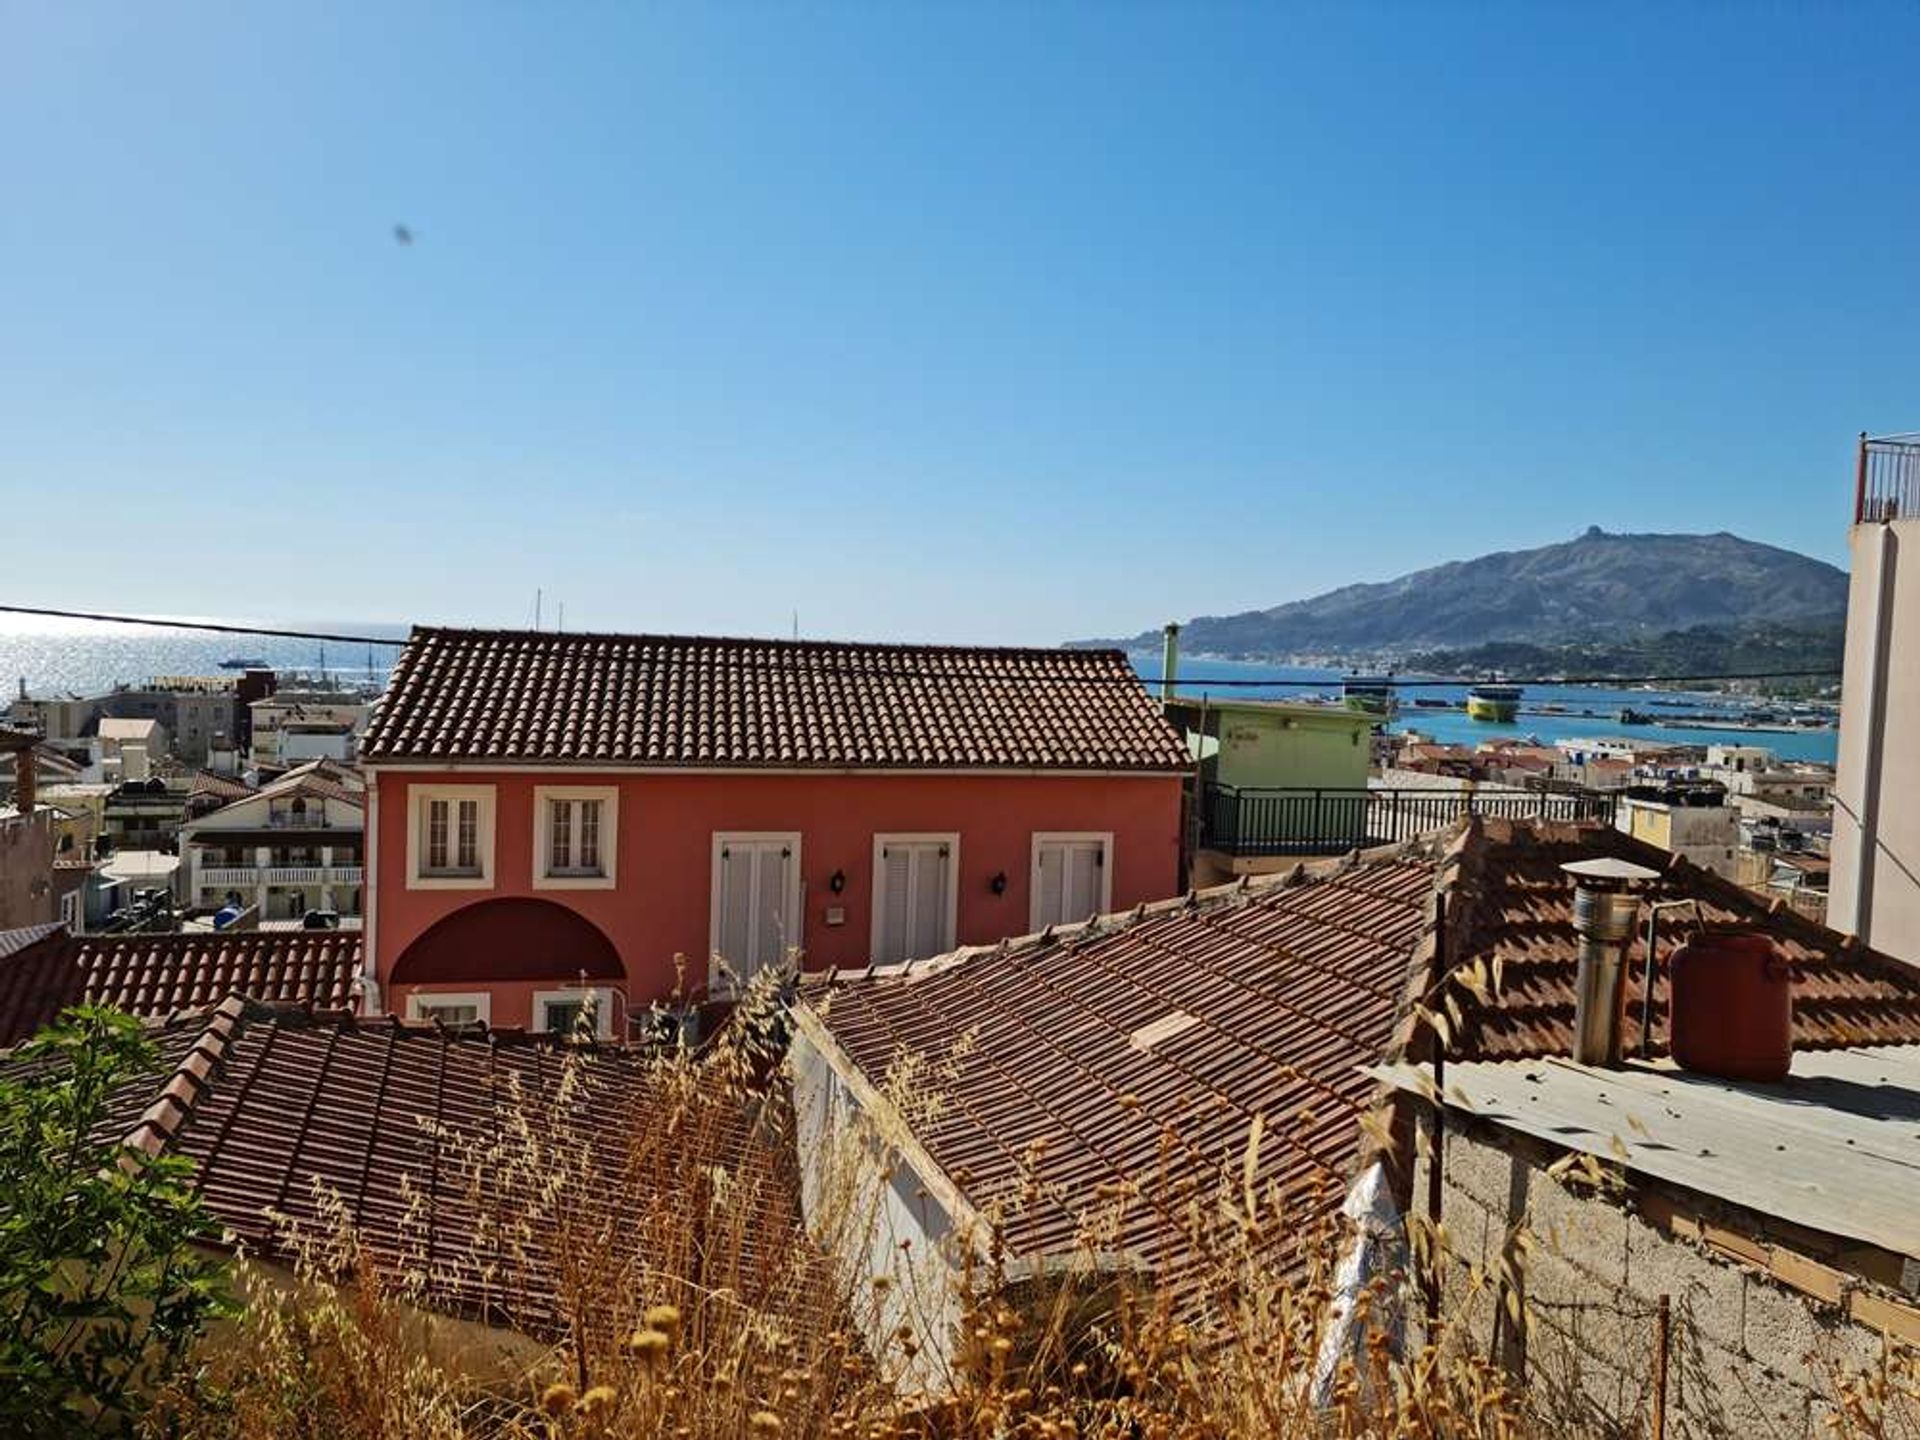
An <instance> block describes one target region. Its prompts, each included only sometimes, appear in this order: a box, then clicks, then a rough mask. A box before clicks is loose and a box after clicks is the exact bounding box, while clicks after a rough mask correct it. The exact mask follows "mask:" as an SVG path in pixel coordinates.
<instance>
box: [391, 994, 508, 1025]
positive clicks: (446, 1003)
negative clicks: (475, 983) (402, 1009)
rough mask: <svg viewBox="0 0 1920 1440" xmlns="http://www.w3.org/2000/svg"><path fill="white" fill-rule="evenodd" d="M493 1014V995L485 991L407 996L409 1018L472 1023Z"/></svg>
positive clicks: (460, 1023) (459, 1023) (455, 1023)
mask: <svg viewBox="0 0 1920 1440" xmlns="http://www.w3.org/2000/svg"><path fill="white" fill-rule="evenodd" d="M492 1016H493V997H492V996H491V995H488V994H486V993H484V992H475V993H472V994H460V995H422V994H420V993H418V992H415V993H414V994H412V995H409V996H408V997H407V1018H408V1019H409V1020H438V1021H439V1022H440V1023H441V1024H443V1025H471V1024H473V1023H474V1022H475V1021H482V1022H484V1021H487V1020H490V1019H491V1018H492Z"/></svg>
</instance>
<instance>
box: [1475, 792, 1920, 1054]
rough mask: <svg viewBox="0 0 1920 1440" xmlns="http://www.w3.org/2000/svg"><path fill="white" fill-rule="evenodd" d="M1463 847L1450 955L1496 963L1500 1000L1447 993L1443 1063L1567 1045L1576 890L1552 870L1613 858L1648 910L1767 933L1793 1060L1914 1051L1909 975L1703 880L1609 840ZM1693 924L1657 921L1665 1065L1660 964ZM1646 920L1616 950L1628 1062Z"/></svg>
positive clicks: (1707, 874) (1913, 981)
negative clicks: (1873, 1049) (1861, 1049)
mask: <svg viewBox="0 0 1920 1440" xmlns="http://www.w3.org/2000/svg"><path fill="white" fill-rule="evenodd" d="M1482 826H1483V828H1482V830H1481V832H1480V834H1479V835H1478V837H1477V838H1476V840H1475V843H1473V844H1471V845H1469V846H1468V847H1466V849H1465V851H1464V852H1463V855H1462V863H1461V865H1460V870H1459V874H1458V877H1457V879H1456V881H1455V884H1454V896H1453V900H1452V902H1451V904H1450V909H1449V915H1450V920H1449V925H1448V931H1449V937H1448V953H1449V954H1450V955H1452V956H1454V957H1456V958H1457V959H1458V960H1459V961H1460V962H1466V961H1470V960H1472V959H1473V958H1475V957H1481V958H1484V959H1486V960H1487V961H1488V962H1489V963H1491V961H1492V960H1493V958H1494V957H1496V956H1497V957H1498V958H1499V959H1500V962H1501V968H1502V971H1503V986H1502V990H1501V993H1500V994H1499V995H1498V996H1497V997H1495V998H1494V999H1493V1002H1492V1003H1490V1004H1488V1003H1482V1002H1480V1001H1477V1000H1475V999H1474V998H1473V997H1472V996H1471V995H1469V994H1467V993H1465V992H1464V991H1461V990H1460V989H1459V988H1458V987H1455V998H1456V1000H1457V1002H1458V1003H1459V1005H1460V1007H1461V1009H1462V1012H1463V1020H1464V1023H1463V1024H1462V1026H1461V1027H1460V1029H1459V1032H1458V1033H1457V1034H1456V1035H1455V1036H1454V1039H1453V1044H1452V1046H1451V1047H1450V1048H1449V1050H1448V1052H1447V1053H1448V1055H1449V1057H1453V1058H1460V1059H1482V1060H1517V1059H1527V1058H1532V1057H1537V1056H1542V1055H1558V1054H1561V1053H1564V1052H1565V1051H1567V1050H1568V1049H1569V1048H1570V1047H1571V1046H1572V1043H1573V983H1574V972H1575V969H1576V967H1577V965H1578V954H1577V951H1576V949H1575V942H1574V937H1573V926H1572V917H1573V890H1572V887H1571V885H1570V883H1569V882H1568V880H1567V877H1566V876H1565V875H1563V874H1561V873H1560V866H1561V865H1563V864H1565V863H1566V862H1567V861H1569V860H1583V859H1589V858H1592V857H1593V856H1596V855H1617V856H1620V857H1621V858H1623V859H1629V860H1634V861H1637V862H1639V863H1640V864H1642V865H1647V866H1650V867H1652V868H1655V869H1659V870H1661V872H1662V874H1661V878H1660V880H1659V881H1658V882H1657V883H1656V884H1654V885H1653V886H1652V888H1651V895H1652V897H1653V898H1657V899H1659V900H1693V901H1697V902H1698V904H1699V916H1700V921H1702V922H1704V923H1707V924H1712V925H1730V924H1741V925H1749V926H1753V927H1755V928H1758V929H1763V930H1765V931H1767V932H1768V933H1769V934H1770V935H1771V936H1772V937H1773V940H1774V943H1775V944H1776V945H1777V946H1778V947H1779V949H1780V952H1781V954H1782V955H1783V956H1784V957H1785V958H1786V959H1787V960H1788V961H1789V962H1790V963H1791V964H1792V966H1793V972H1794V994H1793V1029H1794V1035H1793V1039H1794V1044H1795V1046H1796V1047H1799V1048H1832V1047H1835V1046H1856V1045H1883V1044H1914V1043H1920V969H1915V968H1914V967H1913V966H1911V965H1907V964H1904V963H1903V962H1901V961H1899V960H1895V959H1892V958H1890V957H1888V956H1885V955H1881V954H1879V953H1877V952H1875V951H1871V950H1868V949H1866V948H1865V947H1862V946H1859V945H1855V944H1851V943H1849V942H1848V941H1847V939H1846V938H1845V937H1844V936H1841V935H1838V934H1836V933H1835V932H1834V931H1831V930H1828V929H1826V928H1825V927H1824V926H1821V925H1818V924H1815V923H1814V922H1813V921H1811V920H1807V919H1805V918H1804V917H1802V916H1800V915H1798V914H1796V913H1794V912H1793V911H1791V910H1789V909H1787V908H1785V907H1779V908H1777V909H1776V908H1775V907H1774V905H1773V903H1772V902H1771V901H1769V900H1767V899H1764V898H1762V897H1760V896H1758V895H1755V894H1753V893H1752V892H1751V891H1748V890H1744V889H1742V888H1741V887H1740V886H1738V885H1735V884H1734V883H1733V882H1731V881H1729V880H1723V879H1721V878H1720V877H1719V876H1717V875H1715V874H1713V873H1712V872H1711V871H1707V870H1702V869H1700V868H1698V867H1697V866H1693V865H1689V864H1687V863H1685V862H1684V861H1681V862H1676V861H1675V860H1674V859H1673V857H1671V856H1669V855H1668V854H1667V852H1665V851H1664V850H1659V849H1656V848H1654V847H1652V846H1650V845H1645V844H1642V843H1640V842H1638V841H1636V840H1633V839H1631V838H1629V837H1628V836H1625V835H1622V834H1620V833H1619V832H1618V831H1616V830H1612V829H1607V828H1601V827H1593V826H1572V825H1551V824H1546V825H1540V824H1534V825H1523V824H1520V823H1518V822H1514V821H1502V820H1486V821H1483V822H1482ZM1695 923H1696V921H1695V920H1694V915H1693V912H1692V911H1691V910H1678V911H1674V910H1669V911H1665V912H1663V914H1662V916H1661V922H1660V929H1661V936H1660V939H1659V941H1658V943H1657V945H1656V954H1655V966H1654V985H1653V1009H1652V1016H1651V1018H1652V1026H1653V1040H1654V1044H1653V1047H1652V1052H1651V1053H1653V1054H1655V1055H1661V1054H1665V1053H1666V1029H1667V1023H1666V1011H1667V979H1666V976H1667V961H1668V958H1669V957H1670V956H1671V955H1672V953H1673V951H1674V950H1675V949H1677V948H1678V946H1679V944H1680V942H1681V941H1682V940H1684V939H1685V932H1687V931H1688V930H1690V929H1692V928H1693V926H1694V924H1695ZM1644 943H1645V920H1644V912H1643V918H1642V920H1641V923H1640V926H1639V927H1638V929H1637V933H1636V936H1635V939H1634V943H1633V945H1632V946H1631V947H1630V948H1629V950H1628V952H1627V976H1628V979H1627V1025H1626V1033H1625V1036H1624V1040H1625V1044H1626V1047H1627V1048H1628V1049H1630V1050H1633V1051H1636V1052H1637V1051H1638V1048H1639V1042H1640V1027H1641V1017H1642V1014H1643V1008H1644V1007H1643V1005H1642V1003H1641V976H1642V973H1643V963H1644V960H1645V956H1646V950H1645V948H1644Z"/></svg>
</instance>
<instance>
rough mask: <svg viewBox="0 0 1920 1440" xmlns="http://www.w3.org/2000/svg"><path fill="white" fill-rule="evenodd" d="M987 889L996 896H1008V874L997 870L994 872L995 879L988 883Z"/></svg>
mask: <svg viewBox="0 0 1920 1440" xmlns="http://www.w3.org/2000/svg"><path fill="white" fill-rule="evenodd" d="M987 888H988V889H989V890H991V891H993V893H994V894H996V895H1004V894H1006V893H1007V872H1006V871H1004V870H996V871H995V872H994V875H993V879H991V880H989V881H988V882H987Z"/></svg>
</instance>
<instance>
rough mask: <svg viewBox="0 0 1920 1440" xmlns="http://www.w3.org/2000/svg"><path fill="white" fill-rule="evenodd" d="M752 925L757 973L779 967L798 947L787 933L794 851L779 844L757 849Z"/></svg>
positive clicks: (774, 843) (756, 847)
mask: <svg viewBox="0 0 1920 1440" xmlns="http://www.w3.org/2000/svg"><path fill="white" fill-rule="evenodd" d="M754 850H755V851H756V852H757V853H756V855H755V857H754V858H755V861H756V863H755V866H754V894H753V923H754V932H755V933H754V944H753V956H754V969H755V970H756V971H758V970H760V969H763V968H765V967H766V966H768V965H778V964H779V963H780V962H781V961H782V960H784V959H786V954H787V950H788V948H789V947H790V946H792V945H795V944H797V943H799V942H798V941H797V940H795V939H794V938H793V937H792V936H790V935H789V934H788V932H787V927H788V925H789V924H790V923H791V919H790V917H789V916H788V914H787V889H788V885H789V884H790V877H791V875H792V873H793V870H792V866H793V855H792V851H791V848H790V847H789V846H787V845H786V844H784V843H782V842H780V841H777V840H775V841H769V842H766V843H763V844H758V845H755V846H754Z"/></svg>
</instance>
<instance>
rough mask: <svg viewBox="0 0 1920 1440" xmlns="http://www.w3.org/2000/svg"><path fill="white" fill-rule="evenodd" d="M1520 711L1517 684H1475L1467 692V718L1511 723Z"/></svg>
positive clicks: (1497, 723) (1501, 723) (1504, 723)
mask: <svg viewBox="0 0 1920 1440" xmlns="http://www.w3.org/2000/svg"><path fill="white" fill-rule="evenodd" d="M1519 713H1520V687H1519V686H1518V685H1476V686H1474V687H1473V688H1472V689H1471V690H1469V691H1468V692H1467V718H1468V719H1469V720H1487V721H1491V722H1492V723H1494V724H1496V725H1511V724H1512V723H1513V719H1514V717H1515V716H1516V715H1518V714H1519Z"/></svg>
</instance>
